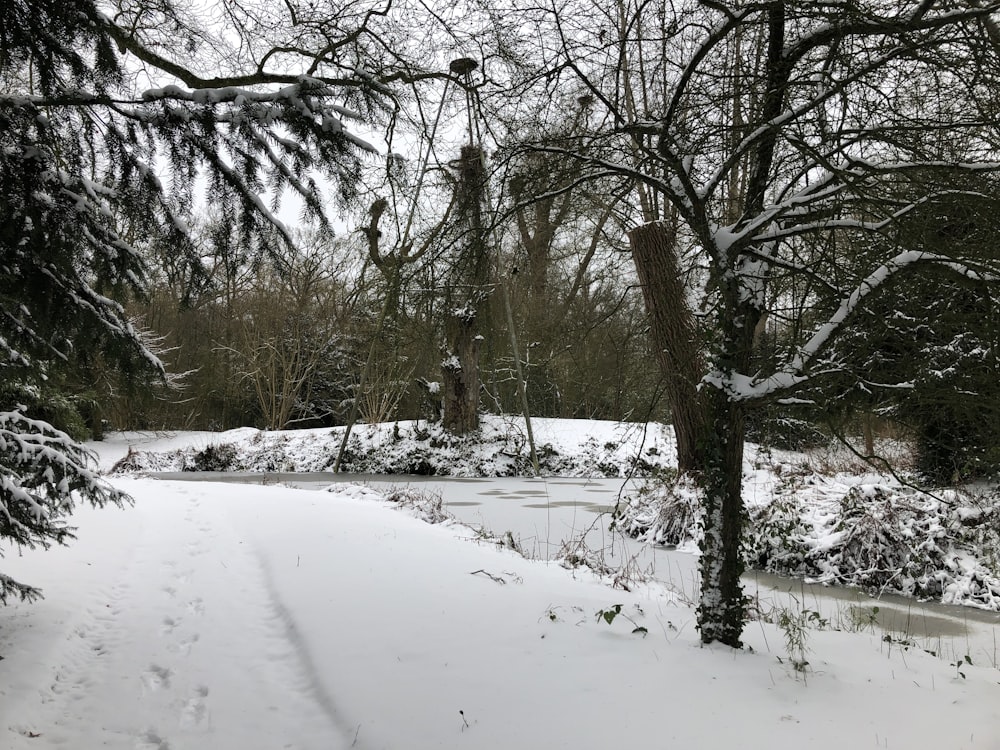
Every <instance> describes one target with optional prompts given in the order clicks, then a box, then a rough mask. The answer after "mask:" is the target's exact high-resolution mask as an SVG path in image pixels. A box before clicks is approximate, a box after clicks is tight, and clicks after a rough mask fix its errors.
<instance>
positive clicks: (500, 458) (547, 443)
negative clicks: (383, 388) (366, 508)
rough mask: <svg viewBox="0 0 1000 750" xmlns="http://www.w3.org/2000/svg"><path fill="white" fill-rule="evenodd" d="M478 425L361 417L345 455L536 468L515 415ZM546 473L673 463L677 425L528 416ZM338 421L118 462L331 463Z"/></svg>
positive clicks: (400, 467)
mask: <svg viewBox="0 0 1000 750" xmlns="http://www.w3.org/2000/svg"><path fill="white" fill-rule="evenodd" d="M481 420H482V426H481V429H480V430H479V431H477V432H476V433H473V434H470V435H467V436H465V437H461V438H459V437H454V436H452V435H449V434H448V433H447V432H445V431H444V430H443V429H442V428H441V426H440V425H439V424H433V423H427V422H416V421H408V422H395V423H392V422H386V423H383V424H377V425H358V426H356V427H355V428H354V429H353V430H352V432H351V438H350V441H349V443H348V446H347V451H346V452H345V454H344V458H343V461H342V463H341V470H342V471H344V472H346V473H353V474H417V475H424V476H428V475H433V476H455V477H509V476H530V475H532V474H533V468H532V464H531V455H530V449H529V446H528V438H527V431H526V430H525V427H524V420H523V418H520V417H496V416H488V415H484V416H482V418H481ZM532 427H533V431H534V435H535V444H536V448H537V454H538V460H539V466H540V469H541V473H542V474H543V475H549V476H564V477H566V476H572V477H624V476H630V475H633V474H634V475H637V476H648V475H650V474H653V473H656V472H659V471H662V470H664V469H667V468H670V467H673V466H675V465H676V450H675V448H674V441H673V432H672V430H671V429H670V428H669V427H667V426H663V425H657V424H635V423H628V422H602V421H594V420H571V419H540V418H536V419H533V420H532ZM343 430H344V428H343V427H338V428H334V429H314V430H288V431H281V432H261V431H258V430H249V429H239V430H231V431H229V432H221V433H215V434H212V433H198V438H197V439H196V440H195V441H193V444H188V445H184V446H180V447H178V448H176V449H173V450H170V451H167V452H153V451H144V450H141V449H138V448H136V449H130V451H129V454H128V455H127V456H126V457H125V458H124V459H123V460H122V461H121V462H120V463H119V464H118V465H117V466H116V467H115V471H116V472H118V473H129V472H137V471H251V472H274V471H327V470H330V469H331V468H332V467H333V464H334V461H335V460H336V457H337V452H338V450H339V448H340V443H341V441H342V439H343V434H344V433H343Z"/></svg>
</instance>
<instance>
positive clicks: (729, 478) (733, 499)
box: [698, 389, 747, 648]
mask: <svg viewBox="0 0 1000 750" xmlns="http://www.w3.org/2000/svg"><path fill="white" fill-rule="evenodd" d="M709 400H710V404H709V415H710V416H709V423H710V427H711V429H709V430H708V431H707V432H706V434H705V439H704V441H703V443H702V445H701V453H702V464H701V471H700V474H699V479H700V482H701V486H702V492H703V495H704V500H703V506H704V507H703V512H704V519H705V521H704V523H705V536H704V539H703V540H702V543H701V560H700V567H701V599H700V602H699V604H698V629H699V630H700V631H701V640H702V641H703V642H704V643H712V642H713V641H719V642H720V643H725V644H727V645H729V646H732V647H733V648H739V647H740V646H741V642H740V635H741V634H742V632H743V623H744V621H745V619H746V604H747V602H746V597H745V596H743V586H742V584H741V583H740V576H741V575H742V574H743V570H744V562H743V555H742V545H741V535H742V532H743V521H744V509H743V496H742V484H743V443H744V418H743V413H742V410H741V408H740V406H739V404H737V403H735V402H733V401H731V400H730V399H729V397H728V396H727V395H726V394H725V393H724V392H722V391H718V390H714V389H713V390H712V392H711V394H710V395H709Z"/></svg>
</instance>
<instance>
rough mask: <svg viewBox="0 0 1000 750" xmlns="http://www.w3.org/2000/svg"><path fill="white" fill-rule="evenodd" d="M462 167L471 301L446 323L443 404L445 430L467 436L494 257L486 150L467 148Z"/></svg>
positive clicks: (474, 421)
mask: <svg viewBox="0 0 1000 750" xmlns="http://www.w3.org/2000/svg"><path fill="white" fill-rule="evenodd" d="M458 167H459V174H458V181H457V183H456V186H455V189H456V191H457V192H458V220H459V222H460V227H461V229H462V231H463V240H464V243H463V244H464V247H463V251H462V256H461V257H460V258H459V262H458V264H457V266H458V267H457V270H456V273H455V279H456V282H457V284H456V288H457V289H459V291H460V293H461V294H463V295H464V298H465V302H464V304H461V305H460V306H458V307H457V309H455V310H453V311H452V312H451V313H450V315H451V317H450V319H449V320H448V321H447V322H446V331H445V335H446V337H447V342H448V343H447V345H446V346H445V347H444V349H443V352H442V353H443V354H444V360H443V361H442V362H441V391H442V394H441V401H442V407H443V411H444V414H443V417H442V424H443V425H444V428H445V429H446V430H448V431H449V432H452V433H454V434H456V435H465V434H467V433H469V432H472V431H473V430H476V429H478V428H479V386H480V377H479V348H480V344H481V342H482V340H483V337H482V336H481V335H479V332H480V331H481V330H483V329H485V328H486V323H487V319H488V314H487V310H488V306H487V302H488V299H489V297H488V294H487V288H488V285H489V281H490V256H489V246H488V243H487V237H486V227H485V222H484V217H483V206H484V204H485V197H486V196H485V189H486V170H485V167H484V165H483V151H482V149H481V148H479V147H478V146H463V147H462V152H461V158H460V159H459V161H458Z"/></svg>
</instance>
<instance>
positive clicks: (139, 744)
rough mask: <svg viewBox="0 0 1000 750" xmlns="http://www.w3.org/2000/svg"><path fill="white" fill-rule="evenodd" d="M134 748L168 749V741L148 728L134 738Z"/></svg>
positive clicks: (144, 749)
mask: <svg viewBox="0 0 1000 750" xmlns="http://www.w3.org/2000/svg"><path fill="white" fill-rule="evenodd" d="M135 750H170V743H168V742H167V741H166V740H165V739H163V738H162V737H160V735H159V734H157V733H156V731H155V730H153V729H149V730H147V731H145V732H143V733H142V734H141V735H139V736H138V737H137V738H136V740H135Z"/></svg>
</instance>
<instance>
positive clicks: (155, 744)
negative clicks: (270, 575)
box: [0, 488, 353, 750]
mask: <svg viewBox="0 0 1000 750" xmlns="http://www.w3.org/2000/svg"><path fill="white" fill-rule="evenodd" d="M184 494H185V496H186V500H185V503H186V504H185V506H184V507H183V508H178V507H177V506H176V505H175V504H172V503H167V502H161V501H146V500H145V498H143V499H140V501H139V502H138V503H137V505H136V507H135V508H134V509H133V510H131V511H127V512H130V513H139V514H141V521H142V522H141V531H140V533H139V534H138V535H137V538H134V537H129V538H125V539H114V540H110V542H109V543H112V544H118V545H120V546H121V550H120V551H119V552H117V553H116V554H115V555H112V556H111V557H110V560H112V561H115V562H106V563H104V564H105V565H107V567H108V569H107V570H105V571H103V572H102V571H95V574H96V576H95V580H105V581H110V584H109V585H106V586H103V587H101V586H98V587H96V588H95V590H94V591H93V592H92V594H91V596H90V599H91V604H90V605H89V606H88V607H87V608H86V609H85V610H84V611H82V612H77V613H74V614H73V615H72V616H71V617H70V618H69V619H68V620H67V621H66V623H65V625H64V627H63V634H62V638H61V639H58V640H57V642H55V643H52V644H50V645H49V647H50V648H51V651H50V653H49V654H48V657H47V662H46V663H47V664H48V665H49V667H48V669H49V670H50V671H51V674H50V676H48V678H47V679H46V680H45V683H44V684H46V687H45V688H43V689H41V690H35V691H28V693H29V694H21V695H17V696H14V697H15V699H16V700H15V701H13V702H14V703H15V706H11V705H9V704H10V702H11V701H10V700H9V698H10V697H9V696H8V697H7V698H4V699H3V702H4V703H7V704H8V705H7V706H5V707H3V708H2V709H0V714H6V715H3V716H0V719H2V723H0V747H5V748H7V747H9V748H11V750H27V749H29V748H30V749H31V750H39V748H57V747H58V748H63V747H65V748H74V749H76V748H79V749H81V750H87V749H89V748H99V747H100V748H116V749H119V750H185V749H186V748H192V749H198V748H212V749H213V750H252V749H256V748H260V749H261V750H271V749H272V748H273V749H275V750H278V749H281V750H285V749H289V750H291V749H293V748H294V749H296V750H313V749H314V748H315V749H317V750H318V749H320V748H322V749H323V750H328V749H336V748H341V747H348V746H350V745H351V744H352V741H351V739H352V737H351V735H353V732H351V731H350V730H349V729H348V728H347V727H346V726H345V725H344V723H343V722H342V721H341V720H340V717H338V716H337V714H336V711H335V709H334V707H333V702H332V700H331V699H330V698H329V697H328V696H327V695H325V694H324V693H323V690H322V689H321V688H320V687H319V684H318V680H317V679H316V676H315V674H314V673H313V670H312V668H311V667H310V665H309V662H308V655H307V654H306V653H305V651H304V647H303V646H302V645H301V643H300V642H299V640H298V638H297V637H296V631H295V625H294V623H293V622H292V621H291V620H290V618H289V616H288V614H287V613H286V611H285V610H284V609H283V608H282V607H281V605H280V604H279V603H278V602H276V601H275V599H274V598H273V596H272V594H271V591H270V588H269V585H268V582H267V579H266V576H265V574H264V571H263V570H262V568H261V565H260V563H259V562H258V559H257V557H256V555H255V553H254V551H253V548H252V544H251V543H250V542H249V541H244V540H242V539H240V538H239V536H238V535H237V533H236V531H235V530H234V528H233V524H232V522H231V519H230V518H229V517H228V513H227V511H226V510H225V508H224V507H218V506H217V505H213V504H212V503H211V502H203V501H202V498H201V496H202V495H204V494H205V491H204V490H203V489H202V488H192V489H191V490H190V491H186V492H185V493H184ZM175 498H176V496H175ZM102 512H105V513H108V512H111V513H113V512H114V511H102ZM28 616H29V617H30V616H31V611H30V610H29V612H28ZM10 664H11V661H7V662H6V665H10ZM140 664H141V665H145V667H144V668H142V669H138V670H137V668H136V666H135V665H140ZM38 684H42V683H41V682H39V683H38ZM8 709H11V712H10V713H7V710H8Z"/></svg>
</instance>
